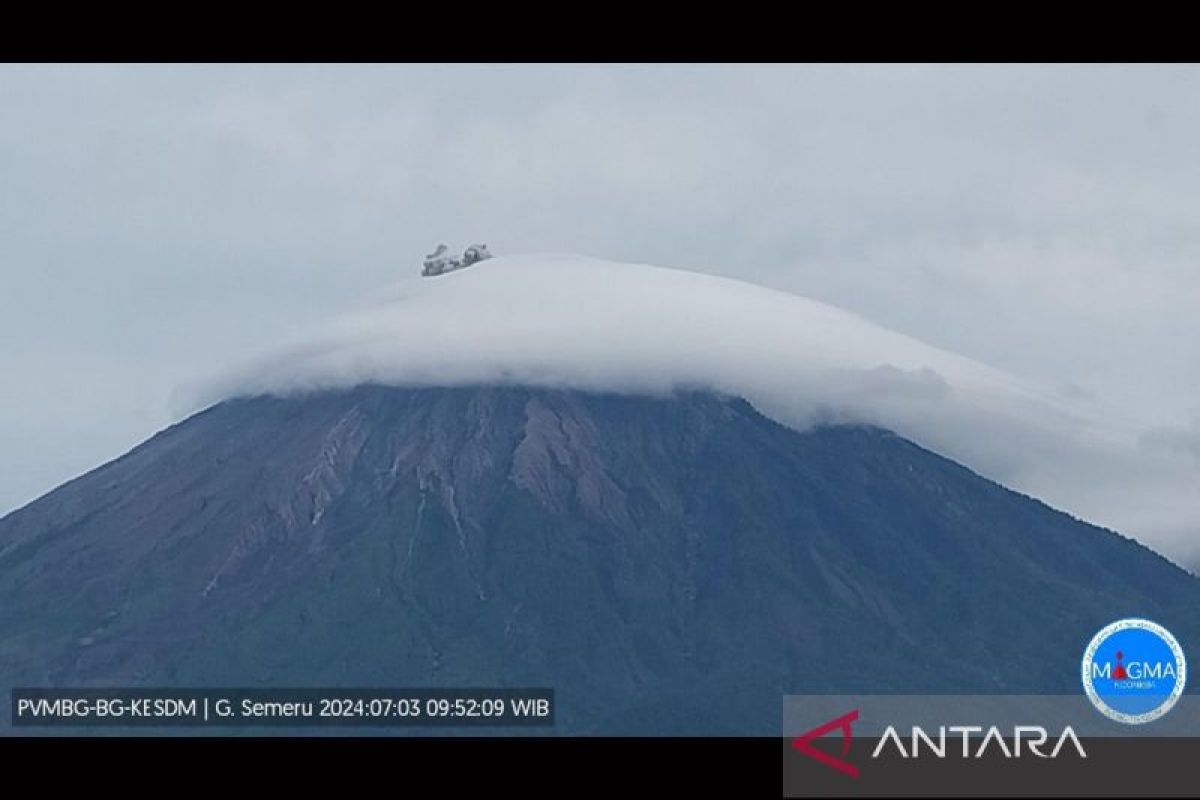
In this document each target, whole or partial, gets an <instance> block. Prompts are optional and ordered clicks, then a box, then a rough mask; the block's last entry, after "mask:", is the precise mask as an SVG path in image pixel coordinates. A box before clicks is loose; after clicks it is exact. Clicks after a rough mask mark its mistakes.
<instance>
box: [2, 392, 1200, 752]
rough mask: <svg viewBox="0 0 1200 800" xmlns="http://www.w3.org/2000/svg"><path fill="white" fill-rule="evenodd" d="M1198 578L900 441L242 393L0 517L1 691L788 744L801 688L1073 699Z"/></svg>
mask: <svg viewBox="0 0 1200 800" xmlns="http://www.w3.org/2000/svg"><path fill="white" fill-rule="evenodd" d="M1197 609H1200V580H1198V579H1196V578H1195V577H1193V576H1191V575H1188V574H1187V573H1185V572H1184V571H1183V570H1180V569H1179V568H1177V567H1175V566H1174V565H1172V564H1171V563H1169V562H1167V561H1166V560H1165V559H1163V558H1161V557H1160V556H1158V555H1156V554H1155V553H1153V552H1151V551H1150V550H1148V549H1147V548H1145V547H1143V546H1141V545H1139V544H1137V543H1135V542H1133V541H1131V540H1128V539H1125V538H1123V537H1120V536H1118V535H1116V534H1114V533H1112V532H1109V531H1105V530H1101V529H1098V528H1095V527H1092V526H1089V525H1087V524H1084V523H1081V522H1078V521H1076V520H1074V519H1072V518H1070V517H1068V516H1066V515H1064V514H1061V513H1059V512H1056V511H1054V510H1052V509H1050V508H1048V507H1047V506H1045V505H1043V504H1041V503H1039V502H1037V501H1035V500H1032V499H1030V498H1027V497H1024V496H1021V495H1018V494H1015V493H1013V492H1010V491H1008V490H1006V489H1004V488H1002V487H1000V486H998V485H996V484H994V483H991V482H990V481H987V480H985V479H983V478H981V477H979V476H977V475H975V474H974V473H972V472H970V471H969V470H967V469H965V468H963V467H961V466H958V465H957V464H955V463H953V462H951V461H948V460H946V459H944V458H941V457H939V456H937V455H934V454H932V453H930V452H928V451H926V450H923V449H921V448H920V447H918V446H916V445H914V444H912V443H911V442H909V441H907V440H905V439H903V438H900V437H898V436H896V435H894V434H891V433H889V432H887V431H884V430H881V429H878V428H872V427H864V426H837V427H825V428H817V429H814V430H811V431H808V432H803V433H801V432H797V431H793V430H791V429H788V428H785V427H782V426H780V425H778V424H776V423H774V422H772V421H770V420H769V419H767V418H766V417H764V416H762V415H760V414H759V413H758V412H757V411H755V410H754V409H753V408H752V407H751V406H750V405H749V404H748V403H746V402H745V401H742V400H738V399H731V398H723V397H717V396H714V395H710V394H703V393H685V394H677V395H673V396H670V397H658V398H648V397H631V396H618V395H602V394H588V393H582V392H574V391H559V390H551V389H526V388H517V387H506V388H499V387H461V388H449V389H399V388H384V387H378V386H364V387H359V388H355V389H351V390H340V391H328V392H323V393H318V394H310V395H305V396H298V397H292V398H276V397H257V398H252V399H242V400H233V401H227V402H224V403H220V404H218V405H216V406H214V407H212V408H210V409H208V410H207V411H204V412H202V413H200V414H198V415H196V416H194V417H192V418H190V419H188V420H186V421H184V422H182V423H180V424H178V425H176V426H173V427H172V428H169V429H167V430H166V431H163V432H162V433H160V434H159V435H157V436H155V437H154V438H152V439H150V440H149V441H147V442H146V443H144V444H143V445H141V446H139V447H138V448H136V449H134V450H133V451H131V452H130V453H128V454H126V455H125V456H123V457H121V458H119V459H117V460H115V461H113V462H111V463H109V464H107V465H105V466H103V467H100V468H99V469H97V470H95V471H93V472H91V473H88V474H87V475H85V476H83V477H81V478H79V479H77V480H75V481H72V482H70V483H68V484H66V485H64V486H63V487H60V488H59V489H57V490H55V491H53V492H51V493H50V494H48V495H46V496H45V497H43V498H41V499H40V500H38V501H36V502H34V503H32V504H30V505H29V506H27V507H25V508H23V509H21V510H19V511H17V512H14V513H13V514H10V515H9V516H7V517H5V518H3V519H2V520H0V685H8V686H11V685H17V684H26V685H45V684H49V685H54V684H58V685H80V684H100V685H124V684H144V685H203V684H209V685H218V684H221V685H339V684H340V685H373V686H403V685H408V686H418V685H484V686H486V685H500V684H508V685H549V686H553V687H555V688H556V689H557V692H558V721H559V730H560V731H567V732H588V731H596V732H621V733H665V732H671V733H682V734H690V733H760V734H774V733H775V732H776V728H777V725H778V719H779V717H778V715H779V709H780V706H779V703H780V695H781V694H782V693H784V692H787V691H802V690H810V689H823V688H842V689H852V690H854V689H857V690H864V689H875V690H878V689H909V688H925V689H951V688H953V689H961V690H973V691H996V690H1003V689H1015V690H1030V689H1034V690H1054V689H1064V690H1067V691H1074V690H1075V688H1076V683H1077V669H1078V659H1079V657H1080V654H1081V652H1082V649H1083V647H1084V645H1085V643H1086V641H1087V639H1088V637H1090V636H1091V634H1092V633H1094V632H1095V630H1097V629H1098V628H1099V627H1101V626H1102V625H1103V624H1105V623H1107V622H1109V621H1111V620H1113V619H1115V618H1118V617H1121V616H1129V615H1145V616H1149V617H1151V618H1154V619H1156V620H1158V621H1160V622H1162V623H1163V624H1165V625H1167V626H1168V627H1170V628H1172V630H1174V632H1175V633H1176V634H1177V635H1178V636H1179V637H1180V638H1181V639H1182V641H1183V642H1184V644H1185V648H1190V647H1191V646H1192V645H1193V643H1194V642H1196V641H1198V640H1200V621H1198V619H1197V617H1196V614H1195V612H1196V610H1197Z"/></svg>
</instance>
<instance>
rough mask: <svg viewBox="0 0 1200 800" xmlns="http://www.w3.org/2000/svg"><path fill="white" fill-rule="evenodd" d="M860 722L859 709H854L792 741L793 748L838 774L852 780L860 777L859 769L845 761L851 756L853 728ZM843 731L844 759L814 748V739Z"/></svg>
mask: <svg viewBox="0 0 1200 800" xmlns="http://www.w3.org/2000/svg"><path fill="white" fill-rule="evenodd" d="M857 720H858V709H857V708H856V709H854V710H853V711H851V712H850V713H849V714H843V715H842V716H840V717H838V718H837V719H831V720H829V722H826V723H825V724H824V725H819V726H817V727H816V728H813V729H812V730H811V731H809V732H808V733H804V734H801V735H800V736H797V737H796V738H795V739H792V747H794V748H796V749H797V750H799V751H800V752H801V753H803V754H804V755H806V756H808V757H809V758H811V759H815V760H817V761H820V762H821V763H822V764H824V765H825V766H827V767H830V768H832V769H836V770H837V771H838V772H841V773H844V774H846V775H849V776H850V777H851V778H857V777H858V767H856V766H854V765H853V764H851V763H850V762H849V761H843V760H842V758H845V757H846V756H847V755H849V754H850V742H851V741H852V740H853V738H854V737H853V732H852V731H851V729H850V728H851V726H852V725H853V724H854V723H855V722H856V721H857ZM839 729H840V730H841V732H842V758H837V757H835V756H831V755H829V753H826V752H825V751H823V750H818V749H817V748H815V747H813V746H812V740H813V739H819V738H820V737H822V736H824V735H825V734H827V733H829V732H830V731H833V730H839Z"/></svg>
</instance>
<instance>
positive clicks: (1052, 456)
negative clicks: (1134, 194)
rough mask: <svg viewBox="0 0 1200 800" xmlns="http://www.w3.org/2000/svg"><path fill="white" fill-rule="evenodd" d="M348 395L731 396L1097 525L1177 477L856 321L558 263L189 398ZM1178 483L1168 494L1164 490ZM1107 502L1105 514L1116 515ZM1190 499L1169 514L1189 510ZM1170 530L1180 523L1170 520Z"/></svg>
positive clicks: (441, 294)
mask: <svg viewBox="0 0 1200 800" xmlns="http://www.w3.org/2000/svg"><path fill="white" fill-rule="evenodd" d="M361 383H380V384H391V385H406V386H412V385H416V386H421V385H463V384H479V383H482V384H492V383H518V384H525V385H536V386H550V387H559V386H566V387H572V388H582V389H588V390H598V391H624V392H635V393H650V394H664V393H669V392H671V391H673V390H675V389H677V388H684V387H686V388H696V387H703V388H709V389H712V390H715V391H719V392H724V393H728V394H735V395H738V396H742V397H745V398H747V399H748V400H750V401H751V402H752V403H754V404H755V405H756V406H757V407H758V408H759V409H760V410H762V411H763V412H764V413H766V414H768V415H769V416H771V417H773V418H775V419H776V420H778V421H780V422H782V423H784V424H787V425H790V426H792V427H795V428H800V429H803V428H806V427H809V426H811V425H813V424H816V423H819V422H868V423H872V424H877V425H881V426H884V427H886V428H889V429H891V430H894V431H896V432H898V433H900V434H902V435H904V436H907V437H909V438H911V439H913V440H915V441H917V442H918V443H920V444H923V445H925V446H927V447H929V448H931V449H933V450H935V451H937V452H940V453H942V454H944V455H947V456H948V457H951V458H953V459H955V460H957V461H960V462H962V463H964V464H966V465H968V466H970V467H972V468H973V469H975V470H977V471H979V472H981V473H983V474H984V475H987V476H989V477H991V478H993V479H995V480H997V481H1000V482H1002V483H1005V484H1007V485H1010V486H1013V487H1015V488H1018V489H1020V490H1023V491H1026V492H1028V493H1030V494H1033V495H1035V496H1038V497H1040V498H1042V499H1045V500H1047V501H1048V502H1051V503H1052V504H1056V505H1059V506H1061V507H1063V508H1066V509H1067V510H1070V511H1072V512H1074V513H1075V514H1077V515H1079V516H1082V517H1085V518H1088V519H1091V520H1096V521H1101V522H1103V521H1106V520H1109V519H1112V518H1113V517H1114V515H1118V516H1119V514H1118V513H1117V512H1118V511H1119V509H1120V507H1121V505H1120V503H1121V502H1122V500H1123V499H1124V500H1128V499H1129V495H1130V493H1133V494H1138V493H1143V494H1144V493H1145V492H1146V491H1147V489H1148V487H1147V486H1146V485H1143V481H1144V480H1146V478H1147V477H1149V478H1150V479H1151V480H1152V481H1153V484H1152V487H1150V488H1156V489H1157V490H1158V491H1168V492H1169V491H1170V487H1171V482H1170V479H1171V478H1172V476H1175V477H1176V478H1177V477H1178V476H1179V474H1180V472H1179V470H1178V469H1177V465H1175V464H1171V463H1167V462H1169V461H1170V459H1166V460H1164V459H1162V458H1159V454H1156V453H1148V452H1146V451H1145V448H1143V447H1140V446H1139V441H1140V440H1139V438H1138V433H1137V431H1136V429H1135V428H1130V427H1127V426H1126V425H1125V424H1124V423H1122V422H1121V421H1120V420H1114V419H1105V418H1103V417H1101V416H1098V415H1097V414H1096V411H1095V409H1094V408H1091V407H1089V406H1088V405H1087V404H1086V400H1085V399H1081V398H1077V397H1073V396H1069V395H1064V394H1062V393H1059V392H1055V391H1052V390H1048V389H1044V388H1041V387H1039V386H1037V385H1036V384H1033V383H1030V382H1028V381H1024V380H1021V379H1018V378H1016V377H1013V376H1011V375H1008V374H1006V373H1004V372H1002V371H999V370H996V369H994V368H991V367H989V366H986V365H984V364H981V363H979V362H977V361H973V360H971V359H968V358H964V357H962V356H959V355H956V354H954V353H950V352H948V351H945V350H942V349H939V348H936V347H932V346H930V345H927V344H925V343H923V342H920V341H918V340H916V339H914V338H912V337H909V336H905V335H902V334H899V333H896V332H894V331H890V330H887V329H885V328H882V327H879V326H877V325H875V324H873V323H871V322H869V321H867V320H865V319H863V318H861V317H858V316H857V315H854V314H851V313H848V312H846V311H843V310H841V309H838V308H836V307H833V306H830V305H827V304H825V303H820V302H817V301H814V300H811V299H808V298H804V297H800V296H797V295H793V294H789V293H786V292H781V291H778V290H773V289H769V288H766V287H762V286H757V285H754V284H750V283H746V282H743V281H737V280H733V279H729V278H723V277H718V276H713V275H706V274H702V273H697V272H689V271H684V270H679V269H667V268H662V267H654V266H648V265H639V264H626V263H618V262H611V261H602V260H598V259H590V258H582V257H578V256H568V255H530V256H504V257H499V258H495V259H492V260H490V261H486V262H483V263H482V264H479V265H477V266H474V267H471V268H468V269H466V270H462V271H459V272H454V273H449V274H447V275H443V276H440V277H437V278H413V279H409V280H405V281H402V282H400V283H399V284H398V285H396V286H394V287H393V288H392V289H391V290H389V291H388V292H387V293H385V294H384V295H383V296H381V297H379V298H377V299H376V300H375V301H374V302H372V303H369V304H366V305H364V306H363V307H360V308H358V309H357V310H355V311H352V312H350V313H347V314H344V315H342V316H340V317H337V318H334V319H333V320H331V321H328V322H326V323H322V324H319V325H316V326H313V329H312V330H310V331H309V332H307V333H306V334H305V335H304V336H302V337H300V339H299V340H298V341H295V342H293V343H291V344H290V345H287V346H285V347H283V348H281V349H279V350H276V351H273V352H267V353H265V354H264V355H261V356H260V357H258V358H256V359H253V360H252V361H251V362H250V363H248V364H246V365H243V366H242V367H240V368H238V369H235V370H233V371H232V372H229V373H226V374H223V375H221V376H219V377H218V378H215V379H213V380H212V381H209V382H207V383H205V384H202V385H200V386H197V387H193V391H192V393H191V395H190V398H191V401H192V406H194V407H196V406H200V405H204V404H207V403H210V402H215V401H218V400H220V399H222V398H226V397H230V396H235V395H242V394H261V393H275V394H294V393H303V392H308V391H317V390H324V389H335V388H345V387H350V386H354V385H358V384H361ZM1175 488H1176V489H1179V490H1183V488H1184V487H1182V486H1178V487H1175ZM1114 501H1116V505H1114ZM1198 510H1200V504H1198V503H1197V502H1196V501H1194V500H1193V501H1189V502H1187V503H1185V504H1183V505H1182V506H1180V507H1178V508H1177V509H1176V512H1177V513H1178V514H1180V515H1192V514H1195V513H1196V512H1197V511H1198ZM1174 521H1176V522H1178V519H1176V520H1174Z"/></svg>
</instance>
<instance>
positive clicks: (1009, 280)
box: [0, 66, 1200, 553]
mask: <svg viewBox="0 0 1200 800" xmlns="http://www.w3.org/2000/svg"><path fill="white" fill-rule="evenodd" d="M0 109H2V110H0V270H2V272H0V277H2V278H3V281H2V283H0V340H2V341H3V343H4V344H3V346H2V347H0V375H2V376H3V379H2V380H3V382H2V383H0V387H2V388H0V513H2V511H3V510H7V509H11V508H14V507H16V506H18V505H20V504H22V503H24V502H26V501H28V500H30V499H32V498H33V497H35V496H36V495H39V494H41V493H42V492H44V491H46V490H47V489H49V488H51V487H52V486H54V485H56V484H57V483H59V482H61V481H62V480H65V479H67V478H70V477H72V476H74V475H76V474H78V473H79V472H81V471H83V470H85V469H87V468H90V467H92V466H95V465H96V464H98V463H101V462H102V461H105V460H107V459H109V458H111V457H113V456H115V455H118V454H119V453H121V452H123V451H124V450H125V449H127V448H128V447H130V446H132V445H133V444H136V443H137V442H138V441H140V440H141V439H143V438H145V436H147V435H148V434H150V433H152V432H153V431H155V430H157V429H158V428H160V427H162V425H164V424H165V423H167V422H169V421H171V419H172V406H171V404H170V397H171V393H172V391H173V389H174V388H175V387H177V386H179V385H180V384H182V383H186V382H188V381H192V380H196V379H198V378H201V377H203V376H204V375H206V374H209V373H211V372H213V371H215V370H219V369H221V368H223V367H224V366H225V365H227V364H229V363H231V362H235V361H238V360H239V359H241V358H243V357H244V356H245V355H247V354H249V353H251V352H253V351H256V350H258V349H260V348H262V347H263V346H264V345H265V344H268V343H270V342H272V341H276V340H278V339H281V338H284V337H286V336H290V335H294V334H296V333H297V332H300V331H303V330H304V329H305V327H306V324H309V323H311V321H312V320H314V319H317V318H323V317H326V316H328V315H329V314H331V313H333V312H336V311H339V310H341V309H342V308H344V307H345V306H346V305H347V304H350V303H353V302H354V301H356V300H357V299H358V298H361V297H363V296H364V295H368V294H370V293H371V292H373V291H375V290H376V289H378V287H380V286H381V285H384V284H386V283H388V282H390V281H391V280H392V279H393V278H394V277H395V276H396V275H397V274H398V273H401V272H408V271H412V270H415V269H417V268H418V261H419V259H420V257H421V256H422V255H423V254H424V253H426V252H428V251H429V250H430V249H431V247H432V246H433V245H434V244H435V243H437V242H438V241H441V240H446V241H448V242H450V243H451V244H453V245H459V246H461V245H463V244H466V243H467V242H468V241H473V240H479V241H484V242H487V243H488V244H489V245H490V246H491V247H492V250H493V251H494V252H497V253H512V252H522V251H530V250H533V251H568V252H580V253H586V254H590V255H595V256H601V257H606V258H613V259H620V260H630V261H643V262H650V263H658V264H664V265H668V266H672V265H674V266H683V267H688V268H693V269H699V270H704V271H709V272H714V273H720V274H726V275H731V276H735V277H741V278H746V279H750V280H754V281H757V282H760V283H763V284H766V285H769V286H774V287H777V288H782V289H787V290H790V291H794V292H798V293H801V294H804V295H807V296H810V297H813V298H816V299H820V300H823V301H826V302H830V303H834V304H836V305H840V306H842V307H845V308H848V309H850V310H853V311H855V312H858V313H860V314H862V315H864V316H866V317H868V318H870V319H873V320H875V321H877V322H879V323H881V324H883V325H886V326H888V327H891V328H893V329H896V330H898V331H901V332H904V333H907V334H910V335H913V336H916V337H919V338H921V339H923V340H925V341H927V342H929V343H931V344H934V345H936V346H938V347H942V348H945V349H948V350H953V351H956V352H959V353H962V354H964V355H967V356H970V357H972V358H975V359H978V360H980V361H984V362H987V363H990V364H993V365H995V366H997V367H1000V368H1002V369H1004V370H1007V371H1009V372H1011V373H1015V374H1017V375H1022V376H1026V377H1029V378H1032V379H1036V380H1038V381H1041V382H1044V383H1047V384H1050V385H1052V386H1054V387H1056V388H1059V389H1062V390H1065V391H1068V392H1070V393H1074V394H1077V395H1078V396H1080V397H1088V398H1091V399H1093V400H1094V401H1095V402H1098V403H1102V404H1104V405H1105V406H1106V407H1107V408H1109V409H1111V413H1112V414H1113V415H1114V416H1121V417H1124V416H1128V417H1129V418H1130V419H1134V420H1138V421H1139V423H1140V424H1142V425H1143V427H1146V428H1147V433H1146V435H1145V437H1144V438H1143V442H1144V444H1145V447H1147V448H1149V449H1157V450H1159V451H1161V452H1163V453H1173V454H1175V456H1177V460H1178V462H1179V464H1180V465H1181V466H1180V469H1181V470H1185V469H1186V470H1191V472H1181V473H1180V476H1179V478H1180V480H1181V481H1182V482H1183V483H1186V482H1187V480H1188V479H1189V478H1190V477H1198V476H1196V475H1195V470H1196V468H1197V466H1198V465H1200V456H1197V453H1198V452H1200V446H1198V445H1197V442H1198V441H1200V433H1198V431H1200V400H1197V399H1196V391H1195V387H1196V386H1197V385H1198V383H1200V336H1197V327H1198V325H1197V309H1198V308H1200V267H1198V266H1197V265H1198V264H1200V236H1198V235H1197V233H1196V224H1195V220H1196V218H1197V216H1198V214H1200V69H1198V68H1195V67H1158V66H1108V67H1071V66H1046V67H1034V66H1025V67H987V66H974V67H970V66H962V67H922V66H898V67H888V66H870V67H867V66H863V67H853V66H850V67H836V66H822V67H748V66H745V67H716V66H711V67H709V66H704V67H698V66H685V67H652V66H645V67H640V66H623V67H600V66H543V67H538V66H461V67H449V66H416V67H409V66H395V67H370V66H303V67H290V66H278V67H269V66H224V67H214V66H179V67H156V66H131V67H108V66H99V67H97V66H69V67H68V66H63V67H47V66H28V67H25V66H13V67H4V68H0ZM1173 502H1174V501H1173V500H1172V495H1171V493H1169V492H1168V493H1165V495H1162V494H1157V495H1151V494H1148V495H1147V497H1146V504H1147V507H1146V508H1145V509H1144V510H1138V511H1144V519H1145V523H1144V527H1145V530H1126V531H1125V532H1127V533H1130V534H1132V535H1143V536H1144V537H1145V538H1147V539H1148V540H1152V541H1155V542H1163V541H1173V542H1176V543H1177V545H1176V547H1175V552H1176V553H1182V552H1184V551H1186V550H1188V548H1191V547H1193V546H1194V543H1195V541H1196V539H1197V536H1198V534H1197V531H1196V528H1197V527H1200V526H1194V525H1193V524H1192V522H1191V521H1190V520H1188V519H1186V517H1184V518H1181V517H1180V516H1179V515H1178V514H1171V513H1169V512H1170V511H1171V508H1170V507H1169V506H1170V505H1171V504H1172V503H1173ZM1164 504H1165V506H1167V507H1164ZM1131 514H1132V511H1131Z"/></svg>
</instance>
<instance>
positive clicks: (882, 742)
mask: <svg viewBox="0 0 1200 800" xmlns="http://www.w3.org/2000/svg"><path fill="white" fill-rule="evenodd" d="M858 716H859V711H858V709H855V710H853V711H850V712H849V713H846V714H843V715H842V716H840V717H836V718H835V719H831V720H829V721H828V722H826V723H824V724H821V725H818V726H817V727H815V728H813V729H812V730H810V731H808V732H807V733H803V734H801V735H800V736H797V737H796V738H795V739H793V740H792V747H793V749H795V750H796V751H798V752H799V753H801V754H803V755H805V756H807V757H809V758H811V759H813V760H814V761H818V762H820V763H821V764H824V765H825V766H827V767H829V768H830V769H833V770H836V771H838V772H841V773H842V774H844V775H846V776H848V777H851V778H857V777H859V769H858V766H857V765H856V764H854V763H852V762H851V761H849V760H847V758H846V757H847V756H848V755H849V754H850V746H851V743H852V741H853V738H854V735H853V727H854V723H855V722H857V721H858ZM833 731H838V732H839V733H840V734H841V740H842V742H841V744H842V747H841V755H840V757H838V756H835V755H833V754H831V753H827V752H825V751H824V750H822V749H819V748H817V747H814V746H813V741H814V740H816V739H818V738H820V737H822V736H825V735H826V734H828V733H831V732H833ZM985 731H986V732H985ZM1008 732H1009V731H1008V729H1007V728H1006V729H1005V732H1004V733H1002V732H1001V730H1000V728H998V727H997V726H995V725H992V726H989V727H988V728H986V729H985V728H984V727H983V726H982V725H941V726H939V727H938V728H937V733H936V734H931V733H930V732H929V731H926V730H925V729H924V728H922V727H921V726H919V725H914V726H912V728H911V729H910V730H909V732H908V734H906V735H905V736H903V737H902V736H901V735H900V733H899V732H898V731H897V730H896V727H895V726H894V725H889V726H888V727H887V730H885V731H884V733H883V736H881V737H880V739H879V743H878V744H877V745H875V749H874V751H872V753H871V758H872V759H876V758H879V757H880V755H882V754H884V753H885V752H891V751H895V752H898V753H899V754H900V756H901V757H902V758H920V757H922V756H926V755H928V756H931V757H933V758H943V759H944V758H950V757H955V758H957V757H960V754H961V758H983V757H984V756H985V755H986V754H988V753H989V752H991V753H997V754H1003V756H1004V757H1005V758H1021V757H1022V756H1025V755H1027V754H1028V755H1033V756H1036V757H1037V758H1058V755H1059V753H1060V752H1062V751H1063V749H1064V748H1067V747H1068V746H1069V748H1070V749H1071V750H1074V751H1075V753H1077V754H1078V756H1079V757H1080V758H1087V752H1085V751H1084V749H1083V744H1082V743H1081V742H1080V741H1079V737H1078V736H1076V735H1075V731H1074V729H1072V728H1071V726H1070V725H1068V726H1066V727H1065V728H1063V729H1062V732H1061V733H1059V734H1058V735H1057V736H1056V737H1053V739H1052V737H1051V736H1050V732H1049V731H1047V730H1046V729H1045V728H1044V727H1042V726H1041V725H1015V726H1013V728H1012V730H1011V734H1012V735H1011V736H1008V737H1007V738H1008V739H1011V740H1012V746H1011V747H1010V746H1009V743H1008V741H1007V739H1006V736H1005V734H1006V733H1008ZM1052 741H1053V744H1051V742H1052ZM906 742H907V744H906Z"/></svg>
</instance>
